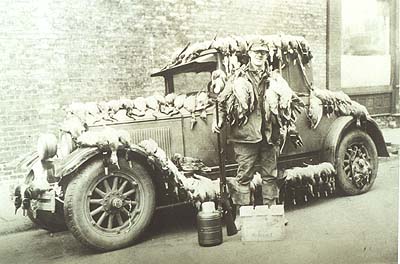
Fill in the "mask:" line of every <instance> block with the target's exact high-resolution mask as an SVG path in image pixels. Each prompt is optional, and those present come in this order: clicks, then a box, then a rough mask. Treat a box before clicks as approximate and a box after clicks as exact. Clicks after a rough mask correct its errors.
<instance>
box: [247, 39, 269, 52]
mask: <svg viewBox="0 0 400 264" xmlns="http://www.w3.org/2000/svg"><path fill="white" fill-rule="evenodd" d="M249 50H252V51H261V50H263V51H268V46H267V44H266V43H265V42H263V41H254V42H253V43H251V44H250V47H249Z"/></svg>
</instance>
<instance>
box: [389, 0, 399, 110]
mask: <svg viewBox="0 0 400 264" xmlns="http://www.w3.org/2000/svg"><path fill="white" fill-rule="evenodd" d="M399 9H400V6H399V2H398V0H391V2H390V18H389V19H390V65H391V74H390V85H391V88H392V104H391V112H392V114H396V113H397V114H398V113H400V102H399V100H400V98H399V89H400V87H399V70H400V69H399V60H400V58H399V56H400V54H399V49H400V45H399Z"/></svg>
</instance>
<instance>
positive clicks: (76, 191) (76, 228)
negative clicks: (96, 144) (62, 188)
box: [64, 160, 155, 251]
mask: <svg viewBox="0 0 400 264" xmlns="http://www.w3.org/2000/svg"><path fill="white" fill-rule="evenodd" d="M134 168H135V169H131V168H126V167H121V169H120V170H117V169H110V172H109V174H108V175H105V172H104V166H103V161H102V160H95V161H93V162H91V163H90V164H88V165H87V166H86V167H85V168H84V169H83V170H82V171H81V172H80V173H79V174H78V175H77V176H76V178H74V179H72V180H71V182H70V183H69V185H68V186H67V190H66V195H65V200H64V215H65V220H66V223H67V226H68V228H69V230H70V231H71V232H72V234H73V235H74V236H75V238H76V239H77V240H79V241H80V242H81V243H82V244H84V245H86V246H88V247H90V248H93V249H95V250H98V251H109V250H114V249H119V248H123V247H126V246H129V245H131V244H133V243H134V242H136V241H137V240H138V238H139V237H140V235H141V234H142V233H143V232H144V231H145V229H146V228H147V226H148V225H149V223H150V221H151V219H152V216H153V213H154V210H155V191H154V185H153V182H152V180H151V178H150V175H149V174H148V173H147V171H146V170H144V169H143V167H141V166H135V167H134Z"/></svg>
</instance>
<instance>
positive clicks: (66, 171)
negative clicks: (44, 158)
mask: <svg viewBox="0 0 400 264" xmlns="http://www.w3.org/2000/svg"><path fill="white" fill-rule="evenodd" d="M101 153H102V152H101V150H99V149H98V148H97V147H86V148H77V149H76V150H74V151H73V152H72V153H71V154H70V155H68V156H67V157H65V158H64V159H62V160H59V161H56V164H55V167H56V176H57V177H58V178H61V180H60V182H59V184H60V185H62V183H63V182H64V181H65V180H66V179H68V178H69V177H70V175H72V174H73V173H74V172H75V171H76V170H77V169H79V168H80V167H81V166H83V165H84V164H86V163H87V162H90V160H92V159H93V158H94V157H96V156H100V155H101Z"/></svg>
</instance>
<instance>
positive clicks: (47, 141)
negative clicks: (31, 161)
mask: <svg viewBox="0 0 400 264" xmlns="http://www.w3.org/2000/svg"><path fill="white" fill-rule="evenodd" d="M37 152H38V154H39V159H40V160H46V159H50V158H52V157H54V156H55V155H56V153H57V138H56V136H55V135H53V134H50V133H49V134H41V135H40V136H39V139H38V143H37Z"/></svg>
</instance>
